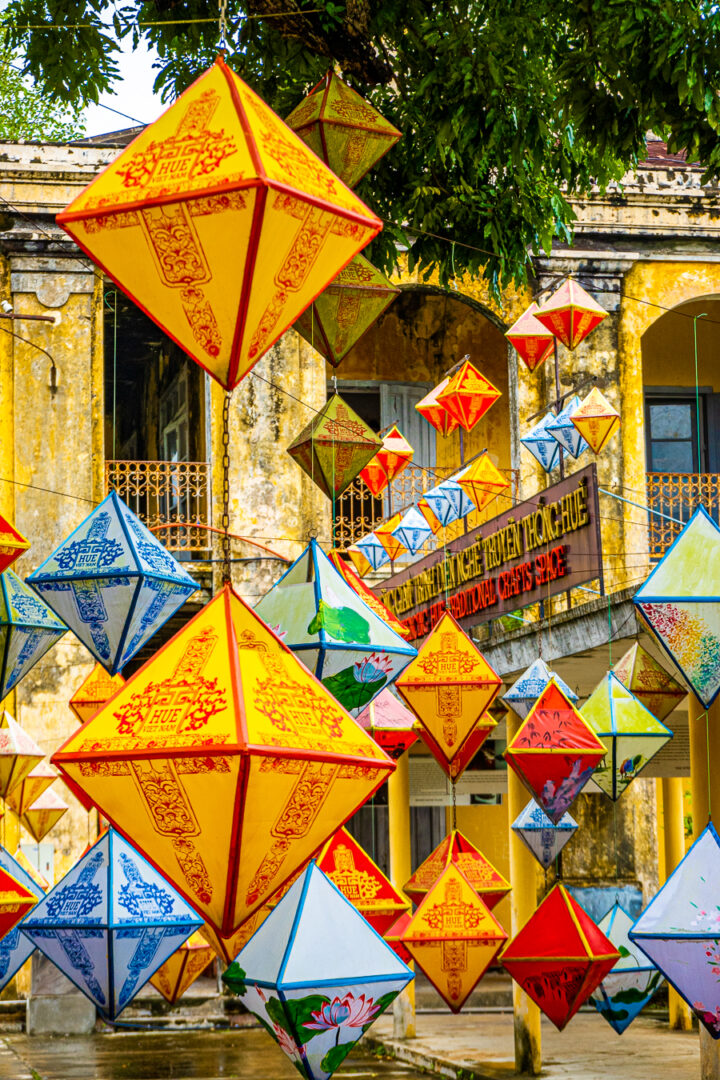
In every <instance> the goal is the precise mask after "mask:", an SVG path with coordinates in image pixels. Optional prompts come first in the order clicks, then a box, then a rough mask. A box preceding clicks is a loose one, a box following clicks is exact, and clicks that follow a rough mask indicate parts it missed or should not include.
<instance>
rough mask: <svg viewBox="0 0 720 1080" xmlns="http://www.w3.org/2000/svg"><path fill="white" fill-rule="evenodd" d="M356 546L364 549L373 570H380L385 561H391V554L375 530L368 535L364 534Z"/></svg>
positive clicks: (361, 549)
mask: <svg viewBox="0 0 720 1080" xmlns="http://www.w3.org/2000/svg"><path fill="white" fill-rule="evenodd" d="M355 547H357V548H359V549H360V551H362V553H363V555H364V556H365V558H366V559H367V561H368V562H369V563H370V565H371V566H372V568H373V570H379V569H380V567H381V566H384V565H385V563H389V562H390V556H389V555H388V553H387V551H386V550H385V548H384V547H383V546H382V544H381V543H380V541H379V540H378V538H377V536H376V535H375V533H374V532H371V533H368V534H367V536H363V538H362V540H358V541H357V542H356V544H355Z"/></svg>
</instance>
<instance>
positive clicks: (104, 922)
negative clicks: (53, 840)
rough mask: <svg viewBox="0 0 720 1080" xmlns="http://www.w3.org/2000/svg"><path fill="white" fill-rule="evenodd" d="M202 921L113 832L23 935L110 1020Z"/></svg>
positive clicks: (42, 905) (40, 907)
mask: <svg viewBox="0 0 720 1080" xmlns="http://www.w3.org/2000/svg"><path fill="white" fill-rule="evenodd" d="M201 925H202V920H201V919H199V918H198V916H197V914H196V913H195V912H194V911H193V910H192V908H191V907H189V906H188V904H186V903H185V901H184V900H183V899H182V897H181V896H179V895H178V894H177V892H176V891H175V890H174V889H173V887H172V885H170V884H169V882H167V881H166V880H165V878H163V877H161V875H160V874H158V872H157V870H155V869H154V868H153V867H152V866H150V864H149V863H148V862H146V860H145V859H144V858H143V857H142V856H141V855H140V854H139V853H138V852H137V851H136V850H135V848H133V847H131V846H130V844H128V843H127V841H126V840H124V839H123V838H122V837H121V836H120V835H119V834H118V833H116V832H115V830H114V829H110V830H109V831H108V832H106V833H105V834H104V835H103V836H101V837H100V839H99V840H97V841H96V842H95V843H94V844H93V845H92V847H91V848H90V849H89V850H88V851H87V852H86V853H85V855H83V857H82V858H81V859H80V860H79V861H78V862H77V863H75V865H74V866H73V867H72V869H71V870H69V871H68V873H67V874H66V875H65V877H64V878H62V880H61V881H59V882H58V884H57V885H56V886H55V888H54V889H51V890H50V892H49V893H48V894H47V896H44V897H43V898H42V899H41V900H40V901H39V903H38V904H37V906H36V907H35V909H34V911H33V912H32V913H31V915H30V917H29V918H27V919H26V920H25V922H24V923H23V933H25V934H26V935H27V936H28V938H29V939H30V941H31V942H32V943H33V945H36V946H37V948H38V949H40V951H41V952H42V953H44V954H45V955H46V956H47V958H48V959H49V960H51V961H52V962H53V964H55V966H56V967H58V968H60V970H61V971H62V972H63V974H64V975H67V977H68V978H69V979H70V980H71V982H74V983H75V985H76V986H77V988H78V990H81V991H82V992H83V994H85V996H86V997H87V998H89V999H90V1001H92V1003H93V1004H94V1005H95V1006H96V1008H97V1009H98V1011H99V1012H100V1013H101V1014H102V1016H104V1017H105V1019H106V1020H114V1019H115V1018H116V1017H117V1016H118V1015H119V1014H120V1013H121V1012H122V1010H123V1009H124V1008H125V1007H126V1005H129V1003H130V1002H131V1001H132V999H133V998H134V997H135V995H136V994H137V992H138V990H140V989H141V987H142V986H144V985H145V983H146V982H147V981H148V979H149V978H150V976H151V975H152V974H153V973H154V972H155V971H156V969H157V968H158V967H160V965H161V964H163V963H164V962H165V961H166V960H167V959H168V957H169V956H171V955H172V954H173V953H174V952H175V950H176V949H177V948H178V947H179V946H180V945H182V943H183V942H184V941H185V940H187V938H188V937H190V934H192V933H193V931H194V930H197V929H198V928H199V927H200V926H201Z"/></svg>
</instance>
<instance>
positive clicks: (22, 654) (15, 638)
mask: <svg viewBox="0 0 720 1080" xmlns="http://www.w3.org/2000/svg"><path fill="white" fill-rule="evenodd" d="M65 633H67V626H66V625H65V623H64V622H62V620H61V619H58V617H57V615H56V614H55V612H54V611H52V610H51V609H50V608H49V607H48V606H47V604H46V603H45V602H44V601H43V600H41V599H40V597H39V596H38V595H37V593H35V592H33V590H32V589H31V588H30V587H29V585H26V584H25V582H24V581H22V580H21V579H20V578H19V577H18V576H17V574H16V573H15V572H14V571H13V570H6V571H5V573H4V574H0V701H2V699H3V698H4V697H6V696H7V695H8V694H9V693H10V691H11V690H13V689H14V688H15V687H16V686H17V684H18V683H19V682H20V680H21V679H22V678H23V676H25V675H27V673H28V671H30V668H31V667H33V666H34V665H35V664H36V663H37V662H38V660H39V659H40V658H41V657H42V656H44V655H45V653H46V652H47V651H48V649H50V648H52V646H53V645H54V644H55V642H56V641H59V640H60V638H61V637H62V636H63V634H65Z"/></svg>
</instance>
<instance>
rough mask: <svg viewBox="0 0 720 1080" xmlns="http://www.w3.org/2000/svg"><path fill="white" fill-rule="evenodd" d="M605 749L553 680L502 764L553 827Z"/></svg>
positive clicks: (521, 728)
mask: <svg viewBox="0 0 720 1080" xmlns="http://www.w3.org/2000/svg"><path fill="white" fill-rule="evenodd" d="M605 752H606V749H605V746H604V744H603V743H601V742H600V740H599V739H598V737H597V735H596V734H595V732H594V731H593V730H592V728H591V727H590V726H589V724H588V723H587V721H585V720H583V718H582V716H581V715H580V713H579V712H578V711H577V709H576V708H575V707H574V705H573V704H572V702H571V701H569V700H568V698H566V697H565V695H564V694H563V692H562V690H561V689H560V687H559V686H558V684H557V683H556V682H555V680H554V679H551V680H550V682H549V683H548V684H547V686H546V687H545V689H544V690H543V692H542V694H541V695H540V697H539V698H538V699H537V701H536V702H535V705H534V706H533V708H532V709H531V710H530V712H529V713H528V715H527V717H526V719H525V721H524V722H523V724H522V725H521V727H520V729H519V730H518V732H517V734H516V735H515V737H514V739H513V740H512V742H510V743H508V747H507V750H506V751H505V755H504V756H505V760H506V761H507V763H508V765H509V767H510V768H511V769H512V770H513V772H514V773H516V775H517V776H518V777H519V778H520V779H521V780H522V782H523V784H524V785H525V787H526V788H527V789H528V791H529V792H530V794H531V795H532V797H533V798H534V799H535V801H536V802H538V803H539V804H540V806H541V807H542V808H543V810H544V811H545V813H546V814H547V816H548V817H549V818H550V820H551V821H553V822H554V823H555V824H557V823H558V821H559V820H560V818H561V817H562V816H563V814H564V813H565V811H566V810H567V809H568V808H569V807H570V804H571V803H573V802H574V801H575V799H576V797H577V796H578V795H579V793H580V791H581V790H582V788H583V787H584V786H585V784H586V783H587V782H588V780H589V779H590V777H591V776H592V774H593V770H594V769H595V768H596V766H597V765H598V764H599V763H600V761H601V760H602V758H604V757H605Z"/></svg>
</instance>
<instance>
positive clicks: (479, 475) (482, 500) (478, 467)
mask: <svg viewBox="0 0 720 1080" xmlns="http://www.w3.org/2000/svg"><path fill="white" fill-rule="evenodd" d="M455 479H456V481H457V483H458V484H459V485H460V487H461V488H462V489H463V490H464V491H465V492H466V493H467V495H468V496H469V498H470V499H471V500H472V502H473V503H474V505H475V508H476V509H477V510H484V509H485V507H486V506H489V504H490V503H491V502H492V501H493V499H497V497H498V495H503V494H505V493H506V492H507V490H508V488H509V487H510V481H509V480H507V479H506V478H505V477H504V476H503V474H502V473H501V472H500V470H499V469H498V468H496V466H495V465H494V464H493V462H492V460H491V458H490V455H489V454H488V452H487V450H483V452H482V454H480V455H479V456H478V457H476V458H475V460H474V461H472V462H471V463H470V464H469V465H466V466H465V468H464V469H463V470H462V471H461V472H459V473H457V474H456V476H455Z"/></svg>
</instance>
